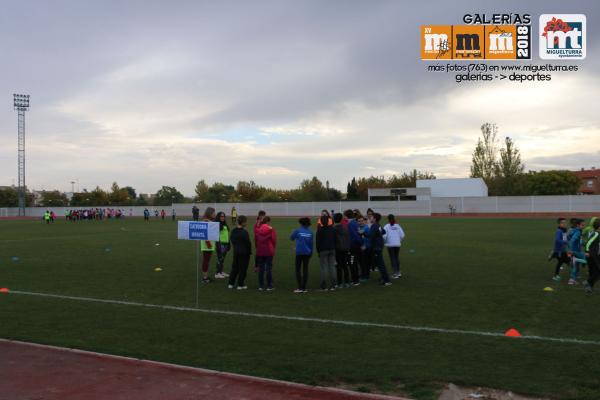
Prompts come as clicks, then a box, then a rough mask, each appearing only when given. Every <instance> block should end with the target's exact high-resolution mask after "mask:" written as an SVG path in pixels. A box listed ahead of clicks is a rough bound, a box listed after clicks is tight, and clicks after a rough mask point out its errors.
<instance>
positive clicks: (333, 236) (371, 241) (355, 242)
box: [200, 207, 405, 293]
mask: <svg viewBox="0 0 600 400" xmlns="http://www.w3.org/2000/svg"><path fill="white" fill-rule="evenodd" d="M381 219H382V216H381V214H379V213H376V212H374V211H373V210H371V209H369V210H368V211H367V215H366V217H365V216H363V215H362V214H361V212H360V211H359V210H346V211H345V212H344V213H343V214H341V213H335V214H333V215H332V213H329V212H328V211H327V210H323V211H322V212H321V216H320V217H319V218H318V220H317V228H316V232H313V231H312V230H311V225H312V224H311V220H310V218H308V217H303V218H300V219H299V220H298V223H299V227H298V228H297V229H295V230H294V231H293V232H292V233H291V235H290V240H291V241H294V242H295V253H296V258H295V270H296V282H297V287H296V289H295V290H294V293H306V292H307V284H308V276H309V263H310V259H311V257H312V255H313V253H314V252H315V250H316V253H317V255H318V258H319V264H320V288H321V290H323V291H325V290H327V291H332V290H336V289H337V288H348V287H351V286H358V285H360V284H361V282H366V281H368V280H369V279H370V276H371V273H372V272H373V271H378V272H379V278H380V279H379V281H380V283H381V284H382V285H383V286H390V285H391V284H392V282H391V279H398V278H399V277H400V276H401V273H400V259H399V253H400V246H401V244H402V241H403V240H404V237H405V234H404V231H403V230H402V227H400V225H398V223H397V222H396V218H395V216H394V215H391V214H390V215H388V216H387V224H386V225H385V226H384V227H382V226H381ZM202 220H203V221H216V222H219V232H220V233H219V241H218V242H212V241H208V240H204V241H201V242H200V249H201V251H202V282H204V283H209V282H211V281H212V280H211V278H210V277H209V274H208V269H209V265H210V261H211V259H212V257H213V254H216V257H217V268H216V273H215V276H214V277H215V279H224V278H229V281H228V288H229V289H234V288H236V287H237V289H239V290H243V289H247V288H248V287H247V286H246V276H247V271H248V267H249V264H250V258H251V255H252V243H251V240H250V235H249V233H248V231H247V230H246V226H247V224H248V219H247V217H246V216H244V215H240V216H237V218H236V219H235V221H236V225H237V226H236V227H235V228H234V229H232V230H231V231H230V230H229V226H228V225H227V219H226V216H225V213H223V212H219V213H215V209H214V208H212V207H208V208H207V209H206V211H205V212H204V215H203V217H202ZM276 247H277V232H276V231H275V229H274V228H273V227H272V226H271V218H270V217H269V216H268V215H266V213H265V212H264V211H260V212H259V213H258V216H257V218H256V221H255V223H254V248H255V256H254V262H255V272H257V274H258V290H261V291H262V290H265V291H271V290H274V285H273V259H274V257H275V250H276ZM385 249H387V251H388V254H389V257H390V261H391V264H392V275H391V277H390V275H389V274H388V270H387V268H386V266H385V263H384V258H383V251H384V250H385ZM230 250H232V251H233V261H232V266H231V273H230V274H227V273H225V271H224V264H225V257H226V255H227V253H228V252H229V251H230Z"/></svg>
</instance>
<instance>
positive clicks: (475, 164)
mask: <svg viewBox="0 0 600 400" xmlns="http://www.w3.org/2000/svg"><path fill="white" fill-rule="evenodd" d="M497 134H498V127H497V126H496V124H491V123H489V122H486V123H485V124H483V125H481V137H480V138H478V139H477V146H476V147H475V150H474V151H473V157H472V164H471V178H483V180H484V181H485V182H486V183H489V182H490V181H491V180H492V178H493V177H494V175H495V172H496V158H497V152H498V148H497V138H496V136H497Z"/></svg>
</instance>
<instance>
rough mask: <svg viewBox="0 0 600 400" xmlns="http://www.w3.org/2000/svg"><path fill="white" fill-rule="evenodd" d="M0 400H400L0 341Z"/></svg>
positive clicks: (79, 351)
mask: <svg viewBox="0 0 600 400" xmlns="http://www.w3.org/2000/svg"><path fill="white" fill-rule="evenodd" d="M0 399H2V400H4V399H7V400H8V399H10V400H34V399H35V400H58V399H61V400H66V399H76V400H108V399H110V400H192V399H211V400H221V399H223V400H225V399H228V400H259V399H260V400H265V399H268V400H279V399H281V400H283V399H286V400H313V399H315V400H320V399H327V400H356V399H372V400H384V399H387V400H391V399H395V400H398V399H399V398H398V397H390V396H380V395H372V394H363V393H356V392H350V391H345V390H339V389H329V388H321V387H314V386H307V385H301V384H296V383H290V382H282V381H275V380H270V379H262V378H254V377H250V376H244V375H237V374H230V373H224V372H217V371H211V370H205V369H198V368H191V367H183V366H178V365H173V364H165V363H158V362H153V361H146V360H137V359H133V358H127V357H119V356H111V355H107V354H99V353H92V352H87V351H81V350H72V349H66V348H60V347H53V346H44V345H37V344H31V343H23V342H15V341H10V340H4V339H0Z"/></svg>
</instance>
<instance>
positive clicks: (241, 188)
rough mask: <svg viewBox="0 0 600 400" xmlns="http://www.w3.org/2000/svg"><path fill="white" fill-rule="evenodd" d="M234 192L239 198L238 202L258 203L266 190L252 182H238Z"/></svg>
mask: <svg viewBox="0 0 600 400" xmlns="http://www.w3.org/2000/svg"><path fill="white" fill-rule="evenodd" d="M235 191H236V193H237V195H238V196H239V199H240V201H249V202H252V201H258V200H259V199H260V198H261V197H262V196H263V195H264V194H265V192H266V191H267V189H266V188H264V187H263V186H259V185H257V184H256V183H255V182H254V181H250V182H246V181H239V182H238V183H237V185H236V187H235Z"/></svg>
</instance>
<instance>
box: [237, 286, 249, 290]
mask: <svg viewBox="0 0 600 400" xmlns="http://www.w3.org/2000/svg"><path fill="white" fill-rule="evenodd" d="M246 289H248V286H238V287H237V290H246Z"/></svg>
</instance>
